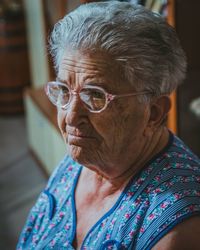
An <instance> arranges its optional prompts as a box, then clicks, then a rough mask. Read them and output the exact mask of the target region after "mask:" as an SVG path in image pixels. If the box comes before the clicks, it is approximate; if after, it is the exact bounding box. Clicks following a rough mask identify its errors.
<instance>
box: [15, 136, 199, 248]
mask: <svg viewBox="0 0 200 250" xmlns="http://www.w3.org/2000/svg"><path fill="white" fill-rule="evenodd" d="M81 170H82V166H81V165H79V164H78V163H76V162H74V161H73V160H72V159H71V158H70V157H69V156H66V157H65V158H64V159H63V161H62V162H61V163H60V165H59V166H58V167H57V168H56V170H55V171H54V173H53V175H52V176H51V178H50V180H49V182H48V184H47V187H46V188H45V190H44V191H43V192H42V193H41V194H40V196H39V198H38V200H37V202H36V204H35V206H34V207H33V208H32V210H31V212H30V214H29V217H28V219H27V222H26V225H25V227H24V229H23V232H22V233H21V237H20V239H19V243H18V245H17V250H22V249H28V250H33V249H34V250H41V249H46V250H48V249H59V250H61V249H63V250H64V249H67V250H70V249H71V250H72V249H74V248H73V246H72V242H73V240H74V237H75V234H76V208H75V197H74V196H75V194H74V193H75V188H76V184H77V180H78V177H79V175H80V173H81ZM194 215H200V160H199V158H198V157H197V156H195V155H194V154H193V153H192V152H191V151H190V150H189V148H187V147H186V146H185V144H184V143H183V142H182V141H181V140H180V139H179V138H178V137H176V136H174V135H172V134H171V135H170V139H169V142H168V145H167V146H166V147H165V148H164V149H163V150H162V151H161V152H160V153H159V154H157V155H156V156H155V157H153V158H152V159H151V161H149V162H148V163H147V164H146V165H145V166H144V168H143V169H142V170H141V171H140V172H139V173H138V174H137V175H136V176H134V177H133V178H132V179H131V180H130V182H129V183H128V185H127V186H126V188H125V189H124V191H123V192H122V193H121V195H120V197H119V198H118V200H117V202H116V203H115V204H114V205H113V207H112V208H111V209H110V210H109V211H108V212H107V213H106V214H104V216H103V217H102V218H101V219H99V220H98V221H97V222H96V224H95V225H93V227H92V228H91V229H90V230H89V232H88V233H87V235H86V236H85V239H84V241H83V243H82V246H81V249H82V250H94V249H98V250H99V249H100V250H101V249H102V250H106V249H113V250H114V249H135V250H148V249H151V248H152V247H153V246H154V245H155V244H156V243H157V242H158V241H159V240H160V239H161V238H162V237H163V236H164V235H166V234H167V233H168V232H169V231H170V230H171V229H172V228H173V227H174V226H176V225H177V224H178V223H180V222H182V221H183V220H185V219H187V218H189V217H191V216H194Z"/></svg>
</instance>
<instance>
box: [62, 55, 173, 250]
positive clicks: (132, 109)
mask: <svg viewBox="0 0 200 250" xmlns="http://www.w3.org/2000/svg"><path fill="white" fill-rule="evenodd" d="M58 80H59V81H61V82H63V83H66V84H68V85H69V86H70V88H71V89H73V90H75V91H79V90H80V89H81V88H82V87H83V86H87V85H89V84H92V85H96V86H100V87H102V88H104V89H105V90H106V91H107V92H108V93H111V94H126V93H130V92H136V90H135V89H134V86H132V85H131V84H129V83H128V82H125V81H124V80H123V79H122V77H121V76H120V70H119V68H117V65H116V63H115V62H114V61H113V60H111V59H110V58H109V57H108V56H106V55H102V54H95V55H94V54H93V55H91V54H86V53H84V54H83V53H80V52H78V51H76V52H71V53H66V54H65V55H64V56H63V58H62V61H61V64H60V67H59V72H58ZM169 107H170V105H169V98H168V97H161V98H156V99H155V100H154V101H152V102H150V103H147V104H145V103H140V102H139V101H138V100H137V97H125V98H120V99H115V100H113V101H112V102H111V103H109V105H108V107H107V109H105V110H104V111H102V112H101V113H98V114H94V113H91V112H90V111H88V110H87V109H86V108H85V106H84V105H83V104H82V102H81V100H80V98H79V96H77V95H75V96H73V98H72V100H71V102H70V104H69V107H68V109H67V111H66V110H62V109H59V110H58V124H59V127H60V130H61V132H62V135H63V137H64V140H65V141H66V142H67V143H68V145H69V154H70V155H71V157H72V158H73V159H74V160H75V161H77V162H79V163H80V164H82V165H84V166H85V167H84V168H83V170H82V172H81V175H80V177H79V179H78V183H77V186H76V189H75V203H76V215H77V225H76V237H75V239H74V241H73V246H74V247H75V248H76V249H80V246H81V244H82V242H83V240H84V237H85V235H86V234H87V232H88V231H89V229H90V228H91V227H92V226H93V225H94V224H95V223H96V222H97V221H98V219H100V218H101V217H102V216H103V215H104V214H105V213H106V212H107V211H108V210H109V209H110V208H111V207H112V206H113V204H115V202H116V200H117V199H118V197H119V195H120V194H121V192H122V191H123V189H124V188H125V186H126V184H127V182H128V181H129V180H130V178H131V177H132V176H134V175H135V174H136V173H137V172H138V171H139V170H140V169H141V168H142V167H143V166H144V165H145V163H146V162H147V161H148V160H150V158H151V157H152V156H154V155H155V154H156V153H158V152H159V151H160V150H161V149H162V148H163V147H164V146H165V145H166V143H167V141H168V131H167V129H166V128H165V127H164V126H161V124H163V120H164V118H165V117H166V114H167V112H168V110H169Z"/></svg>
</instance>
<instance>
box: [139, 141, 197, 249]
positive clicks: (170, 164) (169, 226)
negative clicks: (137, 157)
mask: <svg viewBox="0 0 200 250" xmlns="http://www.w3.org/2000/svg"><path fill="white" fill-rule="evenodd" d="M153 169H154V171H152V174H151V175H150V176H149V182H148V186H147V188H148V190H147V191H146V193H147V194H148V198H149V206H148V209H147V211H146V214H145V218H144V220H143V225H142V232H143V233H141V239H145V241H146V245H148V247H147V249H151V248H152V247H153V246H155V244H157V242H163V241H162V239H163V240H164V239H165V240H164V242H165V243H163V244H166V241H167V239H169V238H170V241H171V242H172V243H173V242H174V239H176V240H180V237H181V235H182V231H181V230H185V229H186V228H187V226H188V223H190V221H192V223H195V225H196V227H197V228H198V227H199V228H200V219H199V218H200V217H194V216H195V215H196V216H200V161H199V159H198V157H197V156H195V155H194V154H193V153H192V152H191V151H190V150H189V149H188V148H187V146H185V145H184V143H183V142H182V141H181V140H180V139H179V138H177V137H176V136H174V137H173V142H172V144H171V145H170V147H169V148H168V149H167V150H166V151H165V152H163V153H162V155H161V156H160V157H159V158H156V160H155V161H154V162H153ZM185 225H186V226H185ZM191 232H192V230H191ZM191 232H190V233H191ZM142 234H143V235H142ZM199 235H200V234H199ZM175 236H176V237H175ZM190 236H191V237H192V235H190ZM165 237H166V238H165ZM174 237H175V238H174ZM180 241H181V240H180ZM177 244H178V243H177ZM157 249H165V248H162V247H160V248H157ZM166 249H169V250H171V249H177V250H178V249H182V248H166ZM185 249H188V248H185ZM194 249H195V248H194Z"/></svg>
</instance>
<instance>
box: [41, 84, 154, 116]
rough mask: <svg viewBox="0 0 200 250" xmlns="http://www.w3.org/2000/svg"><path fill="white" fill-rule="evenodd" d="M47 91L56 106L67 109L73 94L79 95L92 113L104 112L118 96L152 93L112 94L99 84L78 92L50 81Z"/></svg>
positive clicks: (148, 92)
mask: <svg viewBox="0 0 200 250" xmlns="http://www.w3.org/2000/svg"><path fill="white" fill-rule="evenodd" d="M45 92H46V94H47V96H48V97H49V99H50V101H51V102H52V103H53V104H54V105H55V106H57V107H59V108H62V109H67V108H68V107H69V104H70V102H71V99H72V96H73V95H75V96H77V95H78V96H79V98H80V99H81V101H82V103H83V105H84V106H85V107H86V108H87V109H88V110H89V111H90V112H92V113H100V112H102V111H103V110H105V109H106V108H107V106H108V104H109V103H110V102H111V101H112V100H114V99H116V98H121V97H129V96H137V95H144V94H152V92H150V91H141V92H135V93H129V94H121V95H112V94H110V93H107V92H106V91H105V90H104V89H103V88H101V87H98V86H87V87H83V88H82V89H81V90H79V91H78V92H77V91H74V90H72V89H70V88H69V86H67V85H66V84H63V83H60V82H48V83H47V84H46V85H45Z"/></svg>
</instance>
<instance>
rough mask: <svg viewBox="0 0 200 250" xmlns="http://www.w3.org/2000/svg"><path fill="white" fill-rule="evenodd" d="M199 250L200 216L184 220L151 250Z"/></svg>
mask: <svg viewBox="0 0 200 250" xmlns="http://www.w3.org/2000/svg"><path fill="white" fill-rule="evenodd" d="M180 249H181V250H189V249H191V250H199V249H200V216H194V217H191V218H189V219H186V220H185V221H183V222H182V223H180V224H178V225H177V226H176V227H174V228H173V229H172V230H171V231H170V232H169V233H168V234H166V235H165V236H164V237H163V238H162V239H161V240H160V241H158V243H157V244H156V245H155V246H154V247H153V248H152V250H180Z"/></svg>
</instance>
